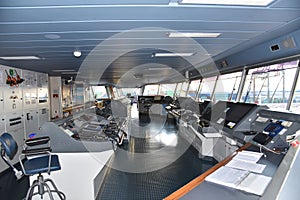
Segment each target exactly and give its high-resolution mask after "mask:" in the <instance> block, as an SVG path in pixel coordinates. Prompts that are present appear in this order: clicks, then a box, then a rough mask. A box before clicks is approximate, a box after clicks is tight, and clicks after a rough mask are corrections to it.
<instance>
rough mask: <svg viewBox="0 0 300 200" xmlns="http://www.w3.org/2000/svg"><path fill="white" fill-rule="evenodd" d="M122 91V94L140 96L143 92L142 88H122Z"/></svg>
mask: <svg viewBox="0 0 300 200" xmlns="http://www.w3.org/2000/svg"><path fill="white" fill-rule="evenodd" d="M120 91H122V93H121V94H122V96H128V95H129V94H130V96H138V95H140V94H141V89H140V88H121V89H120Z"/></svg>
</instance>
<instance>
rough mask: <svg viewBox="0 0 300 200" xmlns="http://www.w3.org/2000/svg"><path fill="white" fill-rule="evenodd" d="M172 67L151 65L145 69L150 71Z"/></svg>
mask: <svg viewBox="0 0 300 200" xmlns="http://www.w3.org/2000/svg"><path fill="white" fill-rule="evenodd" d="M170 69H172V68H171V67H149V68H146V69H145V70H149V71H155V70H170Z"/></svg>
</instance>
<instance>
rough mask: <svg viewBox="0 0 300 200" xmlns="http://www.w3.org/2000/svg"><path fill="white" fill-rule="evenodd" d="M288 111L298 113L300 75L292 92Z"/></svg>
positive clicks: (299, 110)
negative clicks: (292, 95)
mask: <svg viewBox="0 0 300 200" xmlns="http://www.w3.org/2000/svg"><path fill="white" fill-rule="evenodd" d="M297 62H298V66H299V64H300V63H299V62H300V61H299V60H298V61H297ZM290 111H292V112H293V113H297V114H300V76H299V77H298V81H297V85H296V88H295V93H294V97H293V101H292V104H291V107H290Z"/></svg>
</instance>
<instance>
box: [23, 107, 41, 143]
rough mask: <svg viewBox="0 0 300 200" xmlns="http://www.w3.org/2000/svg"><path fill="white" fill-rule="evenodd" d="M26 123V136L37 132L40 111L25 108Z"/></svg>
mask: <svg viewBox="0 0 300 200" xmlns="http://www.w3.org/2000/svg"><path fill="white" fill-rule="evenodd" d="M23 116H24V125H25V138H26V139H27V138H29V135H30V134H32V133H35V132H36V131H37V130H38V111H37V110H24V111H23Z"/></svg>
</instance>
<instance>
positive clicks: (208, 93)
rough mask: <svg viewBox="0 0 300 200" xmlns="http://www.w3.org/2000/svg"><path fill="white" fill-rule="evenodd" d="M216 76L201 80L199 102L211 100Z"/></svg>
mask: <svg viewBox="0 0 300 200" xmlns="http://www.w3.org/2000/svg"><path fill="white" fill-rule="evenodd" d="M216 79H217V76H213V77H209V78H205V79H203V80H202V82H201V85H200V88H199V95H198V98H199V99H200V100H205V99H211V97H212V93H213V90H214V86H215V83H216Z"/></svg>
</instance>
